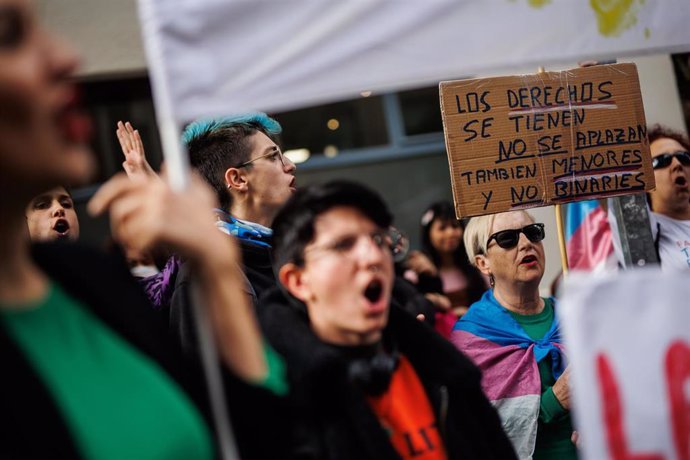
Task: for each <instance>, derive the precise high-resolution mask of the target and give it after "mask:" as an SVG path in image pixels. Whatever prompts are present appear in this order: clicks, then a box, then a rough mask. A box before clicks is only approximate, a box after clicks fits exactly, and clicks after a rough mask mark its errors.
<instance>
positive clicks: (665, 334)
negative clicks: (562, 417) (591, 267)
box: [559, 269, 690, 460]
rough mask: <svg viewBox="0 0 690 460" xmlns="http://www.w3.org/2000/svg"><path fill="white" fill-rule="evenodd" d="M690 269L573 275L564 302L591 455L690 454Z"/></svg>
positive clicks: (581, 427) (651, 458)
mask: <svg viewBox="0 0 690 460" xmlns="http://www.w3.org/2000/svg"><path fill="white" fill-rule="evenodd" d="M688 299H690V272H677V273H672V274H671V273H663V274H662V273H661V272H660V271H659V270H658V269H647V270H642V269H639V270H630V271H626V272H621V274H619V275H609V276H607V277H603V276H601V275H598V276H597V278H596V279H595V278H594V277H581V278H578V277H575V276H573V277H572V278H571V279H569V280H568V282H567V284H566V288H565V293H564V296H563V299H562V302H561V304H560V307H559V314H560V315H561V324H562V325H563V328H564V333H565V339H566V349H567V350H568V356H569V358H570V365H571V366H572V373H571V385H572V389H573V391H574V395H573V396H574V402H575V407H574V415H575V422H576V425H577V426H576V429H577V430H578V432H579V433H580V440H581V444H580V447H581V448H582V451H583V454H584V458H585V459H591V460H601V459H606V458H611V459H637V460H643V459H644V460H674V459H678V460H687V459H690V302H689V301H688Z"/></svg>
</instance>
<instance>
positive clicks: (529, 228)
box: [486, 224, 546, 249]
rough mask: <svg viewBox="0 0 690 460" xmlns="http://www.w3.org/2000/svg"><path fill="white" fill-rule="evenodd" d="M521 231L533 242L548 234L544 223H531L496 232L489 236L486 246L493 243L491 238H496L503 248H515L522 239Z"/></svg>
mask: <svg viewBox="0 0 690 460" xmlns="http://www.w3.org/2000/svg"><path fill="white" fill-rule="evenodd" d="M520 233H524V234H525V236H526V237H527V239H528V240H530V241H531V242H532V243H538V242H540V241H541V240H543V239H544V237H545V236H546V234H545V233H544V224H529V225H525V226H524V227H522V228H515V229H512V230H501V231H500V232H496V233H494V234H493V235H491V236H490V237H489V241H487V242H486V246H487V247H488V246H489V244H491V240H496V244H498V245H499V246H500V247H502V248H503V249H511V248H514V247H515V246H517V244H518V241H520Z"/></svg>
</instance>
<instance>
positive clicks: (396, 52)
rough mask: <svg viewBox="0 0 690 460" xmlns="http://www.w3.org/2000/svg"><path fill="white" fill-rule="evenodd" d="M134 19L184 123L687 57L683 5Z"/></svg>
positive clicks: (446, 6)
mask: <svg viewBox="0 0 690 460" xmlns="http://www.w3.org/2000/svg"><path fill="white" fill-rule="evenodd" d="M140 16H141V19H142V27H143V31H144V42H145V45H146V49H147V55H148V59H149V66H150V68H151V67H155V66H161V65H162V66H163V68H164V70H163V71H161V72H156V71H155V70H153V71H152V75H153V80H154V81H153V84H154V86H160V85H161V84H163V85H165V84H167V85H169V87H170V93H171V94H170V98H171V100H173V101H174V103H175V104H174V106H175V107H174V109H175V118H176V119H178V120H179V121H188V120H190V119H193V118H196V117H198V116H201V115H216V114H227V113H229V112H241V111H246V110H252V109H261V110H266V111H276V110H283V109H288V108H295V107H303V106H307V105H312V104H317V103H322V102H326V101H333V100H337V99H344V98H353V97H356V96H357V95H358V94H359V93H360V92H362V91H365V90H369V91H391V90H397V89H401V88H407V87H413V86H420V85H429V84H436V83H438V82H439V81H441V80H449V79H456V78H462V77H466V76H470V75H476V74H481V73H483V72H484V73H486V72H487V71H490V70H492V69H499V68H500V69H505V68H509V67H513V66H516V65H521V66H525V65H530V66H532V65H533V66H535V68H536V66H537V65H542V64H543V65H547V64H549V63H553V62H562V63H565V62H569V63H571V64H572V63H573V62H575V61H577V60H579V59H581V58H620V57H625V56H631V55H640V54H643V53H648V52H653V51H662V50H665V51H674V50H675V51H680V50H688V49H690V27H688V24H690V1H688V0H644V1H643V0H551V1H550V0H512V1H508V0H423V1H422V0H339V1H326V0H140ZM151 42H159V44H160V50H158V51H160V53H158V51H156V52H155V53H153V54H158V55H157V56H152V53H151V49H152V46H151ZM153 48H154V49H155V48H156V47H155V46H154V47H153ZM159 77H160V78H163V79H165V80H166V82H165V83H162V82H161V81H160V78H159Z"/></svg>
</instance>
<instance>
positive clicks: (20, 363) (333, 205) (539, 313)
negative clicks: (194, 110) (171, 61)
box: [0, 0, 690, 460]
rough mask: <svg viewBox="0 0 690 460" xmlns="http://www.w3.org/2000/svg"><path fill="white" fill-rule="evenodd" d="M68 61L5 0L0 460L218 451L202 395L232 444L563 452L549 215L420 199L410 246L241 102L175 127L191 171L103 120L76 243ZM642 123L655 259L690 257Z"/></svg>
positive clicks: (310, 451)
mask: <svg viewBox="0 0 690 460" xmlns="http://www.w3.org/2000/svg"><path fill="white" fill-rule="evenodd" d="M77 64H78V60H77V58H76V57H75V55H74V54H73V53H72V51H71V50H70V49H69V48H68V47H66V45H65V44H63V43H62V42H60V41H58V40H56V39H55V38H54V37H52V36H51V35H50V34H48V33H47V32H46V31H45V30H44V29H43V28H42V26H41V25H40V24H39V23H37V22H36V18H35V13H34V11H33V7H32V5H31V4H30V3H28V2H26V1H24V0H0V107H1V109H0V208H1V209H2V211H3V212H2V216H3V219H2V221H1V222H0V257H1V258H2V261H3V262H2V264H1V265H0V363H1V364H2V366H3V368H4V369H5V372H4V373H3V376H2V377H0V413H2V415H3V419H4V422H3V429H2V430H0V458H8V459H14V458H69V459H72V458H85V459H86V458H93V459H96V458H98V459H110V458H112V459H123V458H127V459H177V458H179V459H202V458H209V459H210V458H217V457H218V456H219V455H220V454H219V452H220V451H221V450H222V449H225V448H226V446H224V442H225V441H224V440H226V439H227V437H226V435H227V433H225V431H224V430H228V429H229V428H228V427H226V426H224V425H222V424H219V423H218V421H219V419H222V417H220V418H219V417H218V412H222V413H225V414H226V415H229V417H230V419H231V424H232V433H234V436H233V438H234V440H235V441H236V445H237V449H238V451H239V456H240V458H246V459H334V460H335V459H343V460H345V459H372V460H374V459H376V460H380V459H410V460H411V459H418V460H441V459H511V458H521V459H522V458H534V459H571V458H577V445H576V443H577V433H576V431H575V428H574V426H573V422H572V419H571V416H570V384H569V376H570V370H569V367H568V362H567V358H566V356H567V353H566V350H565V349H564V347H563V345H562V343H561V336H560V325H559V321H558V316H557V315H556V314H555V309H556V308H557V300H556V299H555V298H544V297H541V296H540V294H539V285H540V283H541V281H542V277H543V275H544V269H545V260H546V256H545V252H544V247H543V242H542V241H543V240H544V237H545V234H546V231H547V229H545V228H544V225H543V224H541V223H538V222H535V221H534V219H533V217H532V216H531V215H530V214H529V213H527V212H525V211H515V212H507V213H501V214H495V215H488V216H482V217H478V218H472V219H470V220H469V221H468V222H467V221H462V222H459V221H457V220H456V218H455V213H454V209H453V206H452V205H451V204H450V203H446V202H440V203H435V204H432V205H431V206H430V207H429V208H428V210H427V211H425V212H424V214H423V215H422V218H421V226H422V245H421V246H422V251H419V252H412V253H411V254H410V255H409V256H408V257H407V258H406V259H405V260H403V258H402V257H396V256H397V255H400V251H398V250H397V249H394V248H399V246H400V245H399V242H400V234H399V232H398V231H396V230H395V229H394V228H393V227H391V225H392V223H393V216H392V215H391V213H390V211H389V210H388V208H387V206H386V204H385V203H384V202H383V200H382V199H381V197H380V196H379V195H378V194H377V193H376V192H375V191H374V190H372V189H370V188H368V187H366V186H364V185H361V184H357V183H354V182H349V181H332V182H328V183H325V184H316V185H311V186H308V187H303V188H300V189H299V190H298V189H297V186H296V179H295V172H296V166H295V164H294V163H293V162H292V161H291V160H290V159H289V158H287V157H286V156H285V155H283V153H282V151H281V148H280V143H279V140H278V134H279V133H280V131H281V127H280V125H279V124H278V123H277V122H276V121H275V120H273V119H272V118H270V117H268V116H267V115H265V114H262V113H252V114H244V115H238V116H233V117H221V118H213V119H202V120H197V121H195V122H193V123H191V124H189V125H188V126H187V127H186V129H185V130H184V133H183V138H182V140H183V142H184V143H185V145H186V147H187V150H188V152H189V155H190V160H191V161H190V162H191V166H192V169H193V177H192V180H191V184H190V186H189V187H188V189H186V190H185V191H184V192H177V191H173V190H172V189H171V188H170V187H169V186H168V185H167V183H166V181H165V177H164V176H162V175H161V176H159V174H158V173H157V172H155V171H154V170H153V168H151V166H150V165H149V164H148V162H147V160H146V155H145V151H144V145H143V143H142V142H141V139H140V137H139V134H138V132H137V131H136V129H134V127H133V126H132V125H131V124H129V123H119V124H118V126H117V136H118V139H119V141H120V145H121V147H122V151H123V154H124V162H123V169H124V170H125V173H121V174H118V175H116V176H114V177H113V178H111V179H110V180H108V181H107V182H106V183H105V184H103V185H102V187H101V188H100V189H99V190H98V191H97V192H96V194H95V195H94V196H93V198H92V199H91V200H90V202H89V203H88V211H89V212H90V213H91V214H93V215H101V214H108V216H109V218H110V224H111V233H112V238H113V241H114V242H115V247H113V248H110V249H111V250H109V251H104V252H100V251H96V250H94V249H91V248H87V247H84V246H81V245H79V244H78V242H77V240H78V238H79V220H78V218H77V215H76V212H75V209H74V204H73V200H72V196H71V194H70V190H71V188H70V187H72V186H79V185H80V184H84V183H86V182H87V181H88V180H89V178H90V177H91V175H92V172H93V169H94V161H93V158H92V154H91V152H90V151H89V149H88V147H87V145H88V141H89V131H90V129H89V121H88V119H87V118H86V117H85V116H84V114H83V113H82V111H81V109H80V108H79V107H78V106H77V105H76V103H75V101H76V96H75V89H74V86H73V83H72V82H71V79H70V77H71V76H72V74H73V72H74V70H75V69H76V67H77ZM649 141H650V143H651V151H652V157H653V158H652V165H653V168H654V172H655V178H656V184H657V189H656V190H655V191H653V192H651V193H650V194H649V203H650V207H651V211H652V213H651V216H652V219H651V220H652V225H653V229H652V230H653V234H654V237H655V242H656V247H657V250H658V253H659V255H660V258H661V261H662V267H664V268H665V269H666V268H670V267H684V268H688V266H689V265H690V246H688V245H690V243H688V241H690V191H689V185H690V182H689V180H690V176H689V174H690V153H688V149H689V148H690V143H688V140H687V138H686V137H684V136H682V135H680V134H678V133H675V132H672V131H669V130H666V129H663V128H660V127H659V128H655V129H653V130H651V131H650V138H649ZM152 259H158V260H161V259H162V260H163V261H164V262H163V263H161V264H160V265H162V266H161V267H160V268H161V269H160V270H158V268H156V267H154V263H153V262H151V260H152ZM128 260H129V262H130V263H129V264H128ZM142 261H143V262H142ZM394 262H395V263H394ZM137 267H144V269H141V268H139V269H136V268H137ZM133 275H134V276H133ZM410 281H411V282H410ZM195 304H196V306H197V307H199V306H201V307H202V308H203V309H204V315H202V316H199V315H198V312H195ZM200 317H205V318H206V319H207V320H208V321H207V323H208V324H205V323H204V324H202V325H201V327H199V326H200V325H199V324H197V322H198V320H199V318H200ZM204 325H206V326H208V328H207V329H206V330H204ZM199 331H201V332H199ZM206 335H208V337H206ZM205 338H210V339H211V342H212V343H213V345H214V346H215V348H216V349H217V352H218V356H217V359H215V361H216V362H211V363H210V365H211V366H212V367H213V366H217V369H219V370H220V372H219V376H218V379H217V380H214V377H213V376H210V375H209V374H208V366H209V363H208V362H204V357H205V355H204V354H203V349H204V346H203V345H202V343H203V341H204V339H205ZM205 366H206V367H205ZM204 369H206V371H205V370H204ZM214 381H216V382H220V387H221V388H220V389H221V390H222V391H221V392H222V393H223V394H224V395H225V396H224V398H221V399H220V400H219V399H217V398H213V397H211V396H209V391H208V390H207V389H208V388H209V385H210V386H212V385H213V382H214ZM219 401H220V402H219ZM218 404H222V406H223V407H218Z"/></svg>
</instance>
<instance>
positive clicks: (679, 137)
mask: <svg viewBox="0 0 690 460" xmlns="http://www.w3.org/2000/svg"><path fill="white" fill-rule="evenodd" d="M647 137H648V138H649V145H650V146H651V145H652V142H654V141H656V140H659V139H664V138H668V139H673V140H674V141H676V142H678V143H679V144H680V145H682V146H683V148H684V149H685V150H688V151H690V140H688V137H687V136H686V135H685V134H683V133H681V132H680V131H676V130H674V129H671V128H668V127H666V126H664V125H660V124H658V123H657V124H655V125H653V126H652V127H651V128H648V129H647ZM647 204H648V205H649V209H651V210H652V211H654V209H653V208H652V195H651V193H649V192H647Z"/></svg>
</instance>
